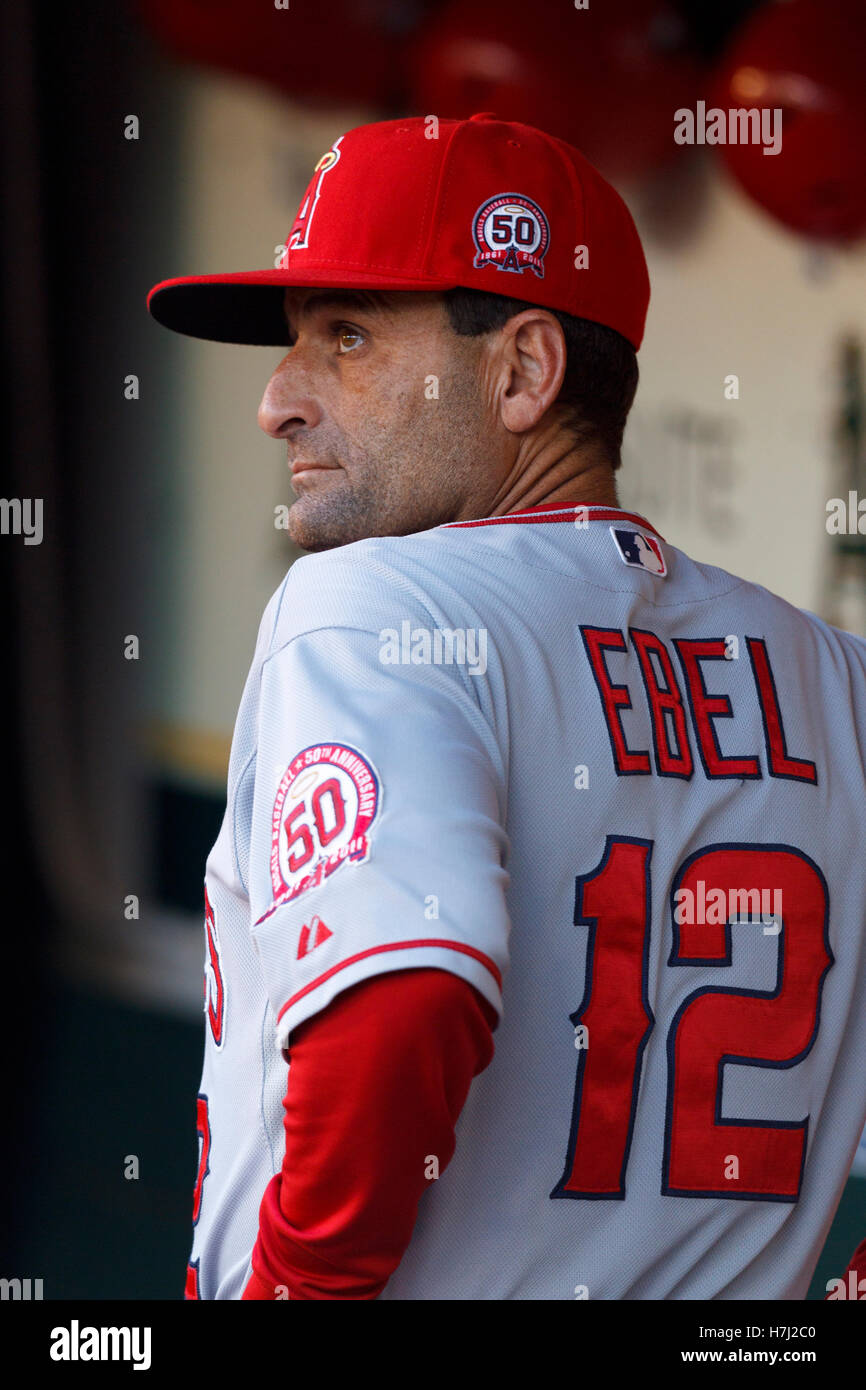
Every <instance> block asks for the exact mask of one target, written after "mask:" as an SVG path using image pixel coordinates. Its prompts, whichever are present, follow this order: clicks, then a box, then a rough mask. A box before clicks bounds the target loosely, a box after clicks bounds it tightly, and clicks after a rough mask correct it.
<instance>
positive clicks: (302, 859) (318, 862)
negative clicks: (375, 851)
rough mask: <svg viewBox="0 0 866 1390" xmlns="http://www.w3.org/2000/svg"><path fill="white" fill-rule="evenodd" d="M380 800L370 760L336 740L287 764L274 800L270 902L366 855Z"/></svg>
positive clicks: (306, 750) (284, 898) (288, 896)
mask: <svg viewBox="0 0 866 1390" xmlns="http://www.w3.org/2000/svg"><path fill="white" fill-rule="evenodd" d="M380 799H381V794H380V787H379V778H378V775H377V773H376V770H375V768H374V767H373V765H372V763H371V762H370V761H369V760H368V759H367V758H365V757H364V755H363V754H362V753H359V752H358V751H357V750H356V749H354V748H349V747H347V746H345V745H344V744H340V743H319V744H313V745H312V746H311V747H310V748H304V749H302V750H301V752H300V753H298V755H297V757H295V758H293V759H292V761H291V763H290V764H289V766H288V768H287V770H286V772H285V774H284V776H283V778H282V780H281V782H280V785H279V788H278V790H277V796H276V800H275V802H274V813H273V819H272V840H271V883H272V885H273V890H274V906H275V907H276V906H278V905H279V904H280V903H284V902H289V901H290V900H291V899H292V898H296V897H297V896H298V895H299V894H300V893H303V892H305V891H306V889H308V888H315V887H317V886H318V885H319V884H320V883H323V882H324V881H325V879H326V878H329V877H330V876H331V874H332V873H334V872H335V870H337V869H339V868H340V866H341V865H342V864H345V863H346V862H347V860H348V861H351V862H352V863H354V864H360V863H363V861H364V860H365V859H367V858H368V857H369V854H370V833H369V832H370V827H371V826H372V824H373V821H374V820H375V818H376V813H377V811H378V809H379V802H380Z"/></svg>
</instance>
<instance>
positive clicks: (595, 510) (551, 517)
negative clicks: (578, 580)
mask: <svg viewBox="0 0 866 1390" xmlns="http://www.w3.org/2000/svg"><path fill="white" fill-rule="evenodd" d="M578 511H580V513H581V515H582V516H585V518H586V520H587V521H612V522H616V521H619V522H630V523H631V524H632V525H634V526H639V527H640V528H641V529H642V530H644V531H650V532H651V533H652V535H654V536H658V538H659V540H660V541H661V540H664V536H662V535H660V534H659V532H658V531H657V530H656V529H655V527H654V526H651V525H650V523H649V522H648V521H647V519H646V517H643V516H640V515H639V514H638V513H637V512H624V511H622V509H621V508H619V507H596V506H593V505H591V504H590V503H587V502H539V503H538V504H537V506H535V507H522V508H521V509H520V511H517V512H508V514H507V515H506V516H483V517H479V518H478V519H477V520H472V521H446V522H445V523H444V525H443V529H451V528H456V527H467V526H512V525H515V524H520V523H529V522H535V523H538V522H546V521H547V522H549V521H567V522H573V521H574V518H575V515H576V513H577V512H578Z"/></svg>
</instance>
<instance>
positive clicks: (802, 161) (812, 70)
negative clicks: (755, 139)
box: [708, 0, 866, 242]
mask: <svg viewBox="0 0 866 1390" xmlns="http://www.w3.org/2000/svg"><path fill="white" fill-rule="evenodd" d="M864 92H866V6H864V4H863V0H789V3H786V4H773V5H771V6H770V7H769V8H768V9H766V10H761V11H759V12H758V13H757V14H756V15H754V16H753V17H752V19H751V20H749V21H748V22H747V23H746V25H745V26H744V28H743V29H742V30H741V31H740V32H739V33H738V35H737V36H736V38H735V40H734V43H733V46H732V48H731V49H730V50H729V52H728V53H727V54H726V55H725V57H724V59H723V62H722V66H721V69H720V72H719V75H718V80H717V82H716V83H715V84H714V90H713V93H712V99H711V104H712V105H713V106H715V107H718V108H722V109H723V110H726V111H727V110H729V109H741V108H750V107H760V108H769V109H770V110H776V109H779V110H781V113H782V114H781V118H780V119H781V149H780V151H779V153H778V154H769V155H765V154H764V153H763V149H762V146H761V145H760V144H727V145H719V147H718V150H719V153H720V155H721V156H722V159H723V160H724V162H725V164H726V166H727V168H728V169H729V170H730V172H731V174H732V175H733V176H734V178H735V179H736V180H737V182H738V183H739V184H740V185H741V187H742V188H744V189H745V191H746V192H747V193H748V194H749V196H750V197H752V198H753V199H754V200H755V201H756V202H757V203H759V204H760V205H761V207H762V208H764V209H765V211H767V212H768V213H770V214H771V216H772V217H774V218H776V220H777V221H779V222H781V223H783V224H784V225H785V226H786V227H790V228H792V229H793V230H794V231H797V232H805V233H806V234H807V235H808V236H810V237H812V238H815V239H816V240H823V241H830V242H832V241H835V242H850V241H854V240H856V239H857V238H858V237H860V236H862V235H863V234H864V232H866V95H864ZM708 105H709V103H708ZM708 115H709V112H708Z"/></svg>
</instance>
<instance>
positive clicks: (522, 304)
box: [442, 288, 638, 468]
mask: <svg viewBox="0 0 866 1390" xmlns="http://www.w3.org/2000/svg"><path fill="white" fill-rule="evenodd" d="M442 298H443V300H444V303H445V308H446V310H447V312H448V318H449V321H450V323H451V327H452V328H453V330H454V332H455V333H459V334H460V335H461V336H464V337H473V338H474V337H477V336H478V335H479V334H481V333H489V332H491V331H492V330H495V329H497V328H501V327H502V326H503V324H505V323H507V322H508V320H509V319H510V318H513V316H514V315H515V314H519V313H521V312H522V311H523V310H524V309H536V308H539V307H541V306H539V305H537V304H533V303H532V302H531V301H529V300H523V299H512V298H511V297H510V296H509V295H505V294H488V292H487V291H486V290H469V289H463V288H458V289H454V290H445V291H444V293H443V295H442ZM547 312H548V313H551V314H553V317H554V318H555V319H556V320H557V321H558V323H559V324H560V326H561V328H562V331H563V334H564V335H565V347H566V353H567V360H566V368H565V376H564V378H563V381H562V387H561V390H560V392H559V395H558V396H557V404H558V405H563V406H565V407H566V410H567V414H566V415H565V420H564V423H565V425H566V428H568V429H569V430H571V432H572V433H573V435H574V437H575V440H576V441H577V443H578V444H585V443H588V442H592V443H593V444H599V445H600V446H601V448H602V449H603V451H604V455H605V457H606V459H607V461H608V462H609V464H610V466H611V468H619V466H620V463H621V462H622V459H621V455H620V450H621V448H622V436H623V431H624V430H625V422H626V418H627V416H628V413H629V411H630V410H631V406H632V402H633V400H634V396H635V392H636V390H637V383H638V365H637V353H636V352H635V350H634V348H633V347H632V345H631V343H630V342H629V341H628V339H627V338H624V337H623V336H622V334H621V333H617V332H616V330H615V329H613V328H606V327H605V326H604V325H603V324H600V323H593V322H592V321H591V320H590V319H581V318H575V317H573V315H571V314H564V313H562V312H561V311H560V310H559V309H549V310H548V311H547Z"/></svg>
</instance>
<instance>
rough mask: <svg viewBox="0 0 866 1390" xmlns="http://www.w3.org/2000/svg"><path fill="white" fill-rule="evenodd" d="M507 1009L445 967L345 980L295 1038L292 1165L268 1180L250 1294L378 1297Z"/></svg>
mask: <svg viewBox="0 0 866 1390" xmlns="http://www.w3.org/2000/svg"><path fill="white" fill-rule="evenodd" d="M495 1025H496V1013H495V1011H494V1010H493V1009H492V1008H491V1006H490V1004H488V1003H487V1001H486V1000H485V999H483V998H482V996H481V995H480V994H479V993H478V992H477V991H476V990H475V989H474V988H473V987H472V986H471V985H470V984H468V983H467V982H466V981H465V980H462V979H461V978H460V977H459V976H457V975H453V974H451V973H450V972H448V971H445V970H437V969H431V968H425V969H416V970H401V971H393V972H391V973H387V974H383V975H377V976H375V977H373V978H372V979H368V980H364V981H363V982H362V983H360V984H358V985H355V986H353V987H352V988H350V989H347V990H345V991H344V992H343V993H342V994H340V995H339V996H338V997H337V998H336V999H335V1000H334V1001H333V1002H332V1003H331V1004H329V1006H328V1007H327V1008H326V1009H324V1010H323V1011H322V1012H321V1013H319V1014H316V1015H315V1017H313V1018H311V1019H309V1020H307V1021H306V1022H305V1023H303V1024H301V1025H300V1026H299V1027H298V1028H296V1029H295V1030H294V1031H293V1033H292V1035H291V1038H290V1040H289V1051H290V1061H291V1065H290V1068H289V1080H288V1086H287V1091H286V1098H285V1100H284V1102H283V1105H284V1109H285V1119H284V1128H285V1136H286V1151H285V1159H284V1161H283V1165H282V1169H281V1171H280V1172H279V1173H277V1174H276V1176H275V1177H274V1178H272V1180H271V1182H270V1183H269V1184H268V1187H267V1189H266V1191H265V1195H264V1198H263V1200H262V1204H261V1208H260V1212H259V1233H258V1238H257V1240H256V1243H255V1247H254V1250H253V1256H252V1265H253V1275H252V1277H251V1279H250V1280H249V1283H248V1284H247V1287H246V1288H245V1290H244V1293H243V1298H244V1299H248V1300H249V1299H259V1300H269V1301H271V1300H274V1299H285V1298H287V1297H288V1298H290V1299H298V1298H300V1299H316V1298H326V1299H331V1298H333V1299H373V1298H376V1297H377V1296H378V1295H379V1294H380V1293H381V1291H382V1289H383V1288H384V1287H385V1284H386V1282H387V1280H388V1279H389V1277H390V1276H391V1274H393V1272H394V1270H395V1269H396V1268H397V1265H398V1264H399V1262H400V1260H401V1259H402V1257H403V1254H404V1252H405V1250H406V1247H407V1245H408V1244H409V1240H410V1238H411V1235H412V1229H413V1227H414V1224H415V1220H416V1216H417V1209H418V1202H419V1201H420V1199H421V1196H422V1195H423V1193H424V1191H425V1190H426V1189H427V1188H428V1187H429V1186H430V1185H431V1181H432V1180H433V1179H431V1177H429V1176H428V1173H429V1172H430V1170H431V1166H432V1165H431V1159H432V1158H434V1157H435V1159H436V1160H437V1163H438V1172H439V1173H440V1174H441V1173H442V1172H444V1170H445V1168H446V1166H447V1164H448V1162H449V1161H450V1159H451V1157H452V1154H453V1153H454V1148H455V1135H454V1126H455V1124H456V1122H457V1118H458V1116H459V1114H460V1111H461V1110H462V1108H463V1105H464V1103H465V1100H466V1096H467V1094H468V1092H469V1086H470V1083H471V1081H472V1078H473V1076H476V1075H477V1074H478V1073H479V1072H481V1071H483V1070H484V1068H485V1067H486V1066H487V1065H488V1063H489V1062H490V1059H491V1058H492V1056H493V1039H492V1036H491V1033H492V1030H493V1028H494V1027H495Z"/></svg>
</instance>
